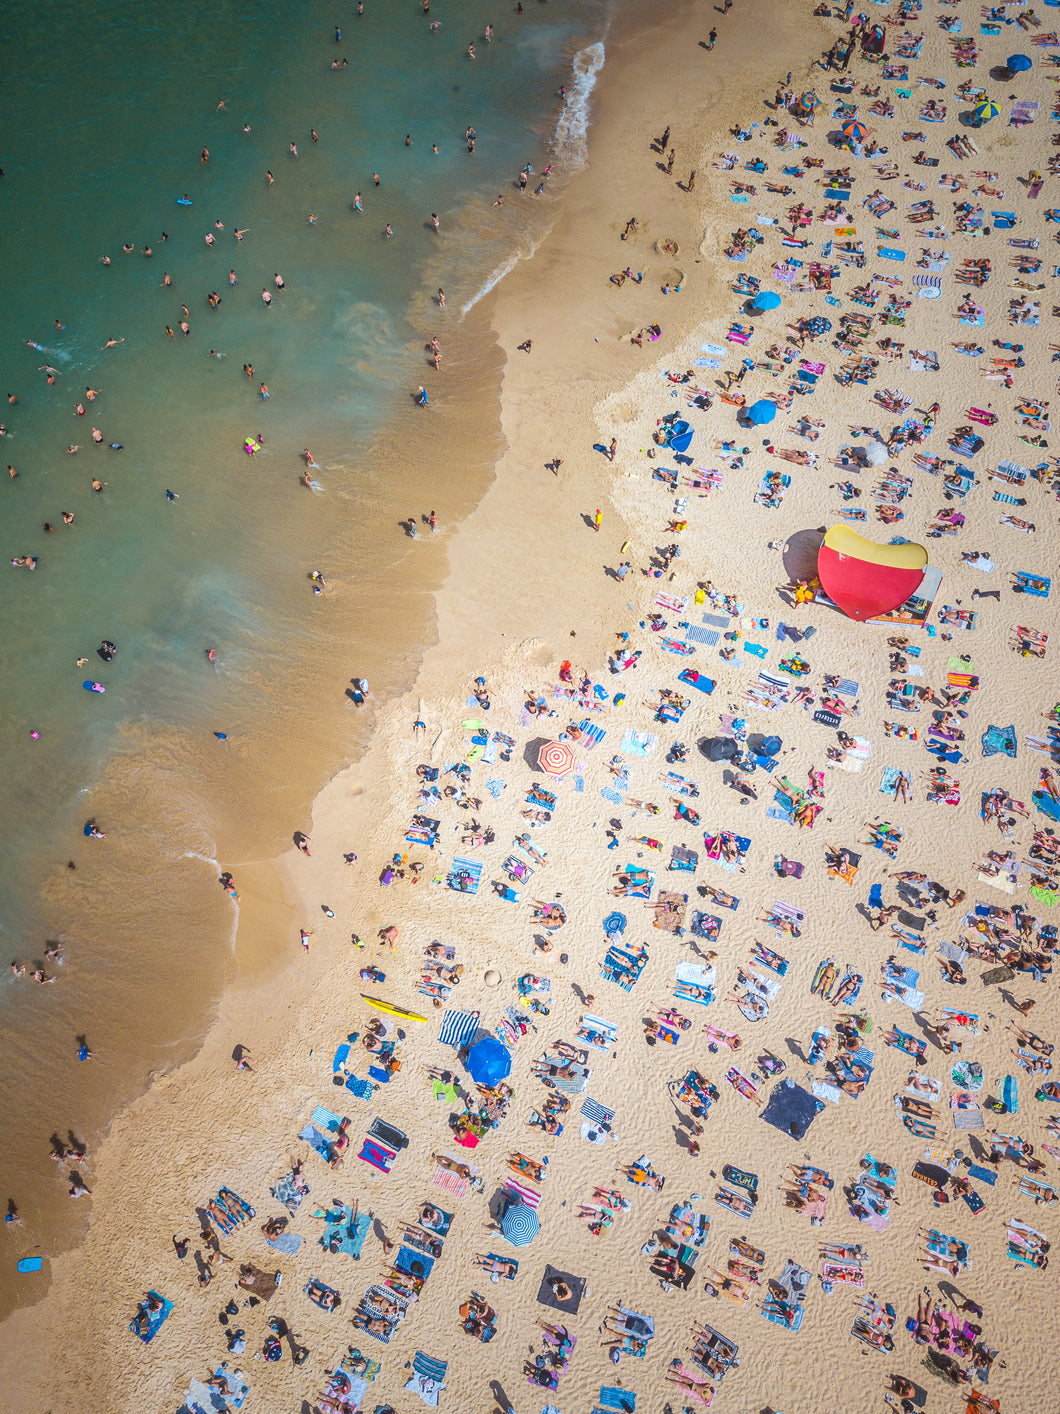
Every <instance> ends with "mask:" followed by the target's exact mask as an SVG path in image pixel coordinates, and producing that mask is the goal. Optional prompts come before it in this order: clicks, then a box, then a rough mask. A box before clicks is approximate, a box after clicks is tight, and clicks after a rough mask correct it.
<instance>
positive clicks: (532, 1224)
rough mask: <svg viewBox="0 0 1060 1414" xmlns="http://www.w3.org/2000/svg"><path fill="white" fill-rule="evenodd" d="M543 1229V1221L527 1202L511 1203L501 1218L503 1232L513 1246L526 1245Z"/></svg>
mask: <svg viewBox="0 0 1060 1414" xmlns="http://www.w3.org/2000/svg"><path fill="white" fill-rule="evenodd" d="M540 1231H541V1222H540V1220H539V1218H538V1216H537V1214H536V1213H535V1212H534V1210H533V1208H531V1207H530V1206H529V1205H528V1204H526V1203H510V1204H509V1205H508V1207H507V1208H505V1210H504V1217H503V1218H501V1234H502V1235H503V1236H504V1237H505V1238H507V1240H508V1241H509V1242H510V1243H511V1244H512V1246H513V1247H526V1246H528V1245H529V1244H530V1243H531V1242H533V1240H534V1238H535V1237H536V1236H537V1234H538V1233H539V1232H540Z"/></svg>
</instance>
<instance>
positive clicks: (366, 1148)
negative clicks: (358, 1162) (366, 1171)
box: [357, 1138, 397, 1173]
mask: <svg viewBox="0 0 1060 1414" xmlns="http://www.w3.org/2000/svg"><path fill="white" fill-rule="evenodd" d="M357 1157H358V1158H359V1159H363V1160H364V1162H365V1163H366V1164H371V1166H372V1167H373V1168H375V1169H379V1171H380V1172H381V1173H389V1172H390V1167H391V1165H392V1164H393V1162H394V1160H395V1159H396V1158H397V1154H396V1153H395V1152H394V1150H393V1149H387V1148H386V1147H385V1146H384V1145H382V1144H378V1143H376V1141H375V1140H374V1139H368V1138H366V1139H365V1140H364V1141H363V1142H362V1144H361V1151H360V1153H359V1154H358V1155H357Z"/></svg>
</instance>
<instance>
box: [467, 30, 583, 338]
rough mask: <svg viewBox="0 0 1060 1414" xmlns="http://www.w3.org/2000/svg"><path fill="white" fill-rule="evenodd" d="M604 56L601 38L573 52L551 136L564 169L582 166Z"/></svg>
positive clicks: (506, 269)
mask: <svg viewBox="0 0 1060 1414" xmlns="http://www.w3.org/2000/svg"><path fill="white" fill-rule="evenodd" d="M604 57H605V53H604V45H603V41H602V40H597V42H596V43H595V44H590V45H588V46H587V47H586V48H585V49H579V50H578V53H577V54H575V56H574V80H573V82H572V83H571V85H570V88H569V89H568V90H567V94H566V98H565V99H564V103H563V108H562V111H561V112H560V115H559V118H558V119H557V120H556V131H555V133H554V135H553V139H552V146H553V149H554V150H555V152H556V155H557V158H558V159H559V160H560V162H562V164H563V167H564V170H565V171H570V172H573V171H576V170H577V169H578V168H579V167H582V166H584V164H585V159H586V157H587V156H588V150H589V149H588V135H589V100H590V98H591V96H592V91H593V89H594V88H595V87H596V76H597V74H598V73H599V72H600V70H601V69H602V68H603V66H604ZM538 244H540V242H537V243H535V244H533V245H531V246H530V247H529V248H528V249H526V250H519V251H516V252H515V253H514V254H512V255H510V256H509V257H508V258H507V260H504V261H502V262H501V264H500V265H498V266H497V268H496V269H495V270H494V271H493V273H492V274H491V275H490V276H489V278H488V279H487V280H486V283H485V284H484V285H483V286H482V288H481V289H480V290H479V291H478V292H477V293H476V294H474V295H472V297H471V299H469V300H468V302H467V304H465V305H464V306H463V308H462V309H461V311H460V312H461V314H467V313H468V311H469V310H472V309H474V307H475V305H476V304H478V302H479V300H481V299H484V298H485V297H486V295H488V294H489V292H490V290H492V289H494V288H495V287H496V286H497V285H499V284H500V282H501V281H502V280H503V279H504V277H505V275H508V274H510V273H511V272H512V271H513V270H514V269H515V267H516V266H517V265H518V264H519V262H520V260H529V259H530V257H531V256H532V255H533V254H534V252H535V251H536V250H537V246H538Z"/></svg>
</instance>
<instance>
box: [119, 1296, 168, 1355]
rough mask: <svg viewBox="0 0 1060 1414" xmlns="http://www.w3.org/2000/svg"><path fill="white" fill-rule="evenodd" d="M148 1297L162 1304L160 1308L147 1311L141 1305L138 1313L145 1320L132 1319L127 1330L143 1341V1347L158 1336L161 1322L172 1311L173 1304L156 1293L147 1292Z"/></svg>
mask: <svg viewBox="0 0 1060 1414" xmlns="http://www.w3.org/2000/svg"><path fill="white" fill-rule="evenodd" d="M148 1296H149V1297H151V1298H154V1299H155V1300H158V1301H161V1302H162V1307H161V1309H160V1310H158V1311H149V1310H148V1309H147V1307H146V1306H144V1305H141V1307H140V1312H141V1313H142V1316H143V1317H144V1318H145V1319H141V1320H139V1321H137V1320H136V1319H133V1320H131V1321H130V1322H129V1329H130V1330H131V1331H132V1333H133V1335H135V1336H137V1337H138V1338H139V1339H140V1340H142V1341H143V1343H144V1345H150V1344H151V1342H152V1341H153V1340H154V1338H155V1336H156V1335H157V1334H158V1332H159V1329H160V1327H161V1326H162V1323H163V1321H165V1319H166V1318H167V1316H168V1315H169V1313H170V1312H171V1311H172V1310H173V1303H172V1301H169V1300H168V1299H167V1298H166V1297H164V1296H162V1295H161V1294H160V1293H159V1292H157V1291H150V1292H148Z"/></svg>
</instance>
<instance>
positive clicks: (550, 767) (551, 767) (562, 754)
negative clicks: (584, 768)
mask: <svg viewBox="0 0 1060 1414" xmlns="http://www.w3.org/2000/svg"><path fill="white" fill-rule="evenodd" d="M577 761H578V758H577V757H576V756H575V754H574V748H573V747H572V746H571V745H570V744H569V743H568V742H565V741H546V742H545V744H544V746H543V747H542V748H541V750H540V752H539V753H538V757H537V764H538V765H539V766H540V767H541V769H542V771H544V772H545V774H546V775H547V776H553V777H555V779H556V780H561V779H562V778H563V777H564V776H569V775H570V773H571V772H572V771H573V770H574V767H575V766H576V765H577Z"/></svg>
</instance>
